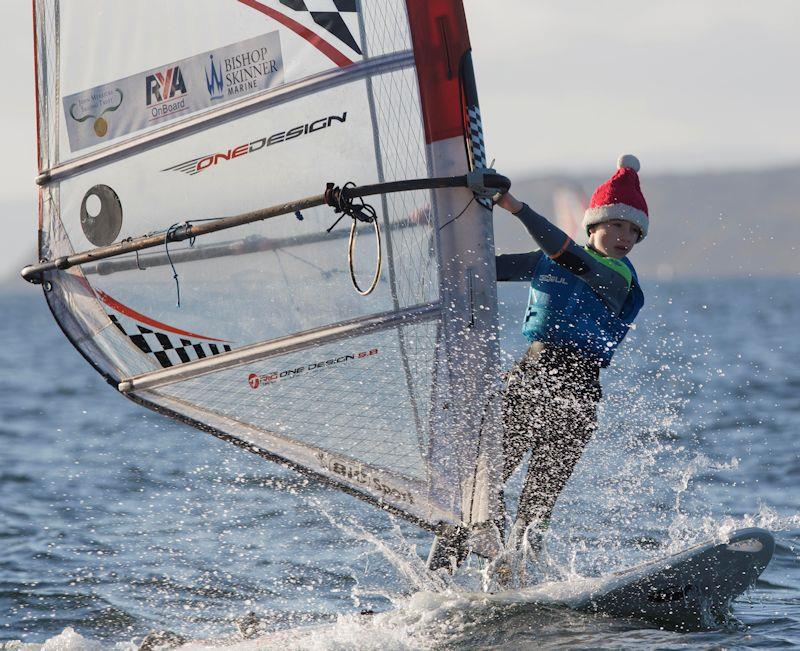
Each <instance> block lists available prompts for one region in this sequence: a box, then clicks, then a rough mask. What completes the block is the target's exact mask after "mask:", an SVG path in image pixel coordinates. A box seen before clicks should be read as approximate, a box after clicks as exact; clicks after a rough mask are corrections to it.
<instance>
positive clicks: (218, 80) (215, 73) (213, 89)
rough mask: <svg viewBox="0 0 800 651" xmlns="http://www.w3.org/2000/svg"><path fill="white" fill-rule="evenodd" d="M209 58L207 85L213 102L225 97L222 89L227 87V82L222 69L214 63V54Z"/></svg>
mask: <svg viewBox="0 0 800 651" xmlns="http://www.w3.org/2000/svg"><path fill="white" fill-rule="evenodd" d="M208 58H209V65H207V66H206V87H207V88H208V96H209V97H210V98H211V101H212V102H213V101H216V100H218V99H222V98H223V97H224V95H223V92H222V91H223V89H224V88H225V82H224V81H223V79H222V69H221V68H218V67H217V65H216V64H215V63H214V55H213V54H209V55H208ZM209 73H210V76H209Z"/></svg>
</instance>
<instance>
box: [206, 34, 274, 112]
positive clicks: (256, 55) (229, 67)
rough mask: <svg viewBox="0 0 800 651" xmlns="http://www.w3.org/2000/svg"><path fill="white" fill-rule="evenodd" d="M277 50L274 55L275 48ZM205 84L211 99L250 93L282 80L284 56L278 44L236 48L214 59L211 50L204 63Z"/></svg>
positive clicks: (229, 97)
mask: <svg viewBox="0 0 800 651" xmlns="http://www.w3.org/2000/svg"><path fill="white" fill-rule="evenodd" d="M273 51H275V52H276V54H275V55H273V54H272V52H273ZM205 77H206V88H207V89H208V96H209V98H210V100H211V101H212V102H216V101H219V100H221V99H224V98H226V97H227V98H228V99H231V98H233V97H236V96H238V95H249V94H250V93H254V92H256V91H258V90H261V89H263V88H270V87H272V86H275V85H279V84H281V83H283V59H282V56H281V52H280V48H279V46H277V47H276V46H272V47H269V46H261V47H255V48H247V49H243V50H234V51H233V52H232V53H231V55H230V56H224V57H222V58H219V57H218V58H217V59H216V60H215V59H214V55H213V54H209V56H208V63H207V64H206V65H205Z"/></svg>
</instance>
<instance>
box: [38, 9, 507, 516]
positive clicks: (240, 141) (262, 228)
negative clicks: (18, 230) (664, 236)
mask: <svg viewBox="0 0 800 651" xmlns="http://www.w3.org/2000/svg"><path fill="white" fill-rule="evenodd" d="M331 5H332V6H336V7H339V9H337V10H336V11H330V12H325V15H324V16H323V15H322V14H321V13H320V12H317V11H308V10H306V9H307V8H306V5H305V3H294V2H284V1H281V0H274V1H272V0H263V1H256V0H228V1H225V2H220V1H218V0H215V1H211V0H191V1H189V0H173V2H170V3H167V4H166V5H164V3H161V4H159V5H158V13H159V17H158V20H153V9H154V5H152V4H151V3H130V2H124V1H123V0H86V2H85V3H82V5H81V9H80V12H77V11H76V10H74V9H70V10H69V11H64V8H63V7H61V6H60V3H58V2H54V1H46V0H40V1H39V2H38V3H37V5H36V24H37V58H38V66H37V74H38V93H39V100H38V104H39V109H40V126H39V146H40V153H41V172H42V175H41V177H40V180H41V182H42V189H41V199H42V201H41V203H42V215H43V234H42V240H41V241H42V248H41V254H42V257H45V258H55V257H59V256H65V255H69V254H72V253H74V252H76V251H85V250H89V249H92V248H93V247H97V246H106V245H109V244H112V243H118V242H123V241H125V240H127V239H128V238H137V237H141V236H143V235H146V234H156V235H159V236H160V235H164V237H165V242H166V237H167V235H168V234H169V233H170V232H171V229H173V228H175V227H176V226H180V225H183V224H186V223H187V222H190V223H205V222H207V221H214V220H218V219H220V218H223V217H228V216H232V215H240V214H243V213H247V212H250V211H255V210H259V209H262V208H264V207H266V206H275V205H279V204H284V203H289V202H292V201H296V200H300V199H302V198H305V197H310V196H314V195H318V194H320V193H321V192H322V191H323V190H324V188H325V186H326V183H327V182H335V183H337V184H338V185H342V184H344V183H346V182H353V183H355V184H357V185H365V184H372V183H382V182H387V181H400V180H405V179H414V178H426V177H430V176H431V175H439V176H448V175H458V174H464V173H465V172H466V171H468V169H469V165H470V155H469V153H468V149H467V134H466V127H465V125H466V124H467V122H468V114H467V111H466V107H465V106H462V104H463V102H462V90H461V83H462V82H461V81H459V79H458V77H457V74H458V70H459V66H458V65H456V64H455V63H454V62H458V61H459V58H460V57H463V56H464V55H465V53H466V52H467V50H468V41H467V39H466V32H465V26H464V25H463V12H462V11H461V9H460V3H459V2H453V1H451V0H449V1H447V2H441V1H440V0H437V2H436V3H433V4H431V5H427V4H426V3H421V2H418V1H417V0H413V1H411V0H409V2H403V1H401V0H381V1H378V0H370V1H364V2H361V3H335V4H334V3H331ZM436 12H438V13H436ZM423 23H424V24H425V25H428V28H429V29H432V30H434V32H431V33H435V34H438V36H437V37H436V38H439V39H441V42H438V41H435V40H432V37H430V36H429V35H423V36H420V34H419V33H415V29H416V30H417V32H419V29H420V28H419V25H420V24H423ZM415 25H417V27H416V28H415ZM437 25H438V27H436V26H437ZM428 28H426V29H428ZM436 29H438V30H439V31H438V32H436V31H435V30H436ZM120 35H125V38H121V37H120ZM422 42H425V43H428V45H427V47H429V48H430V51H426V52H421V51H420V47H421V45H420V43H422ZM459 44H460V45H459ZM456 46H458V47H460V48H461V49H460V50H456V49H454V50H453V51H452V52H451V51H448V48H451V49H452V48H455V47H456ZM79 53H80V54H79ZM87 62H89V63H88V64H87ZM432 99H433V100H435V102H434V101H432ZM432 106H433V107H434V109H432V108H431V107H432ZM443 122H446V123H447V124H445V125H444V126H443V127H442V126H441V123H443ZM437 129H438V130H437ZM369 202H370V204H371V205H372V206H373V207H374V209H375V211H376V213H377V216H378V224H379V226H380V234H381V240H380V249H379V251H380V253H379V254H378V252H377V250H376V246H377V243H378V240H377V239H376V234H375V230H374V228H373V226H372V225H371V224H360V225H358V227H357V230H356V232H357V238H356V247H355V252H354V259H353V264H352V266H353V273H354V274H355V276H356V277H357V279H359V282H360V283H361V284H362V285H365V284H368V281H369V279H370V278H371V276H372V274H373V273H374V270H375V268H376V265H377V264H378V262H379V258H380V260H381V262H382V265H383V271H382V273H381V276H380V281H379V282H378V285H377V287H376V289H375V291H374V292H372V293H371V294H370V295H369V296H366V297H363V296H360V295H359V294H358V293H356V291H355V290H354V288H353V286H352V283H351V278H350V266H349V264H348V256H347V250H348V249H347V246H348V245H347V243H348V234H349V231H350V219H349V218H345V219H344V220H342V221H340V222H339V223H338V224H335V225H334V222H335V221H336V219H337V216H336V215H335V214H334V213H333V211H332V209H331V208H328V207H316V208H309V209H306V210H302V211H300V212H297V213H295V214H291V211H290V212H289V214H286V215H282V216H279V217H276V218H274V219H270V220H268V221H261V222H255V223H250V224H248V225H244V226H239V227H236V228H232V229H228V230H221V231H218V232H216V233H213V234H208V235H203V236H201V237H198V238H197V239H196V240H194V241H185V242H179V243H178V242H176V243H171V244H169V245H167V244H166V243H165V244H164V246H162V247H157V248H152V249H148V250H145V251H141V252H138V253H132V254H125V255H118V256H115V257H112V258H109V259H106V260H98V261H93V262H90V263H87V264H83V265H81V266H80V267H76V268H73V269H68V270H64V271H52V272H48V273H47V274H46V279H45V280H46V282H45V288H46V296H47V299H48V302H49V303H50V306H51V308H52V309H53V312H54V314H55V316H56V318H57V319H58V321H59V322H60V324H61V326H62V328H63V329H64V331H65V333H66V334H67V336H68V337H69V339H70V340H71V341H72V343H73V344H74V345H75V346H76V347H77V348H78V349H79V350H81V352H82V353H83V354H84V356H85V357H87V359H88V360H89V361H90V362H91V363H92V364H93V365H94V366H95V367H96V368H97V369H98V371H100V372H101V373H103V375H105V376H106V377H107V378H108V379H110V380H113V381H115V382H118V383H120V386H121V387H126V388H125V389H124V390H126V391H128V392H129V395H130V396H131V397H132V398H133V399H135V400H138V401H140V402H142V403H144V404H146V405H148V406H150V407H153V408H157V409H159V410H161V411H163V412H165V413H169V414H170V415H173V416H175V417H178V418H183V419H184V420H187V421H189V422H192V423H194V424H198V425H199V426H203V427H205V428H207V429H211V430H213V431H214V432H215V433H217V434H219V435H221V436H225V437H228V438H231V439H233V440H235V441H239V442H247V443H248V444H249V445H251V446H252V447H253V448H257V449H258V450H259V451H261V452H263V453H265V454H268V455H272V456H274V457H275V458H279V459H281V460H284V461H287V462H289V463H292V464H294V465H295V466H296V467H298V469H301V470H304V471H308V472H310V473H312V474H315V475H317V476H319V477H323V478H325V479H328V480H330V481H333V482H335V483H337V484H338V485H340V486H342V487H344V488H346V489H348V490H351V491H352V492H355V493H356V494H359V495H360V496H362V497H364V498H365V499H369V500H372V501H375V502H377V503H379V504H381V505H383V506H385V507H389V508H392V509H394V510H395V511H397V512H399V513H401V514H404V515H407V516H409V517H412V518H414V519H416V520H417V521H419V522H420V523H421V524H423V525H434V524H436V523H437V522H439V521H448V522H454V523H457V522H462V521H464V522H472V521H477V520H481V519H486V518H487V517H488V515H487V513H488V511H487V510H486V508H484V507H481V508H482V509H483V510H482V511H481V513H480V514H478V512H477V511H475V512H473V507H472V506H465V505H466V504H467V503H469V504H470V505H472V504H477V503H480V504H483V505H485V504H487V503H488V502H487V499H486V497H485V495H484V496H483V497H481V496H480V495H483V494H484V493H486V490H488V489H487V488H486V487H487V486H488V484H487V476H488V475H486V473H485V472H484V471H483V470H480V471H479V470H477V466H478V465H479V464H478V462H477V459H478V458H479V457H480V456H481V455H484V454H485V452H486V450H488V449H491V445H489V443H490V438H491V432H490V429H491V428H490V427H488V426H487V424H486V423H487V411H486V395H485V393H486V388H485V385H486V378H487V377H489V376H491V375H492V373H493V371H492V369H493V364H494V363H495V362H494V360H495V357H496V351H495V350H494V344H493V343H492V342H493V341H494V339H493V337H492V336H491V332H492V328H493V327H494V326H493V319H494V305H495V303H494V294H493V276H492V273H491V271H489V272H487V271H486V270H487V269H488V270H491V269H492V268H493V261H492V260H493V259H492V255H493V251H492V246H491V234H490V232H488V234H487V228H488V227H487V224H488V223H489V218H488V216H489V213H488V212H487V211H486V210H485V209H484V208H482V207H481V206H480V205H478V204H477V203H476V202H474V201H473V200H472V195H471V193H469V192H468V191H466V190H464V189H456V190H437V191H432V190H417V191H406V192H397V193H388V194H385V195H377V196H373V197H370V198H369ZM454 218H456V219H457V221H455V220H454ZM453 224H455V225H453ZM447 225H450V226H447ZM479 484H480V485H481V486H482V487H481V488H479ZM479 494H480V495H479ZM476 496H477V497H476Z"/></svg>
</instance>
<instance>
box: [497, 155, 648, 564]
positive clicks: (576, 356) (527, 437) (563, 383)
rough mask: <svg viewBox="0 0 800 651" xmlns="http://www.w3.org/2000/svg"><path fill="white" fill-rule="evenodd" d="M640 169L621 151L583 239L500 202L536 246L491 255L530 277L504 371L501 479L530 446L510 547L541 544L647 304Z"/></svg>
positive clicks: (500, 268) (516, 274)
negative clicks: (616, 362) (609, 377)
mask: <svg viewBox="0 0 800 651" xmlns="http://www.w3.org/2000/svg"><path fill="white" fill-rule="evenodd" d="M639 168H640V165H639V161H638V159H637V158H636V157H635V156H632V155H630V154H626V155H624V156H622V157H620V159H619V161H618V169H617V171H616V173H615V174H614V175H613V176H612V177H611V178H610V179H609V180H608V181H606V182H605V183H603V184H602V185H600V186H599V187H598V188H597V189H596V190H595V192H594V194H593V195H592V198H591V201H590V204H589V208H588V209H587V210H586V212H585V214H584V217H583V224H582V225H583V228H584V229H585V230H586V233H587V235H588V236H589V242H588V244H587V245H586V246H585V247H580V246H578V245H577V244H575V242H573V241H572V239H570V238H569V237H568V236H567V235H566V234H565V233H564V232H563V231H561V230H560V229H558V228H557V227H556V226H554V225H553V224H551V223H550V222H549V221H548V220H547V219H545V218H544V217H542V216H541V215H539V214H537V213H536V212H534V211H533V210H531V208H530V207H528V206H527V205H526V204H524V203H522V202H520V201H518V200H517V199H516V198H515V197H514V196H513V195H511V194H510V193H507V194H505V195H503V196H501V197H499V199H498V201H497V203H498V205H500V206H501V207H502V208H505V209H506V210H508V211H509V212H511V213H512V214H514V215H515V216H516V217H517V219H519V220H520V221H521V222H522V224H523V226H525V228H526V230H527V231H528V233H530V235H531V237H532V238H533V239H534V240H535V242H536V243H537V244H538V245H539V249H540V250H538V251H534V252H531V253H523V254H510V255H499V256H497V258H496V262H497V279H498V281H503V280H528V281H530V292H529V299H528V305H527V308H526V310H525V316H524V321H523V326H522V332H523V334H524V335H525V337H526V338H527V340H528V341H529V342H530V346H529V348H528V350H527V351H526V353H525V355H524V356H523V358H522V359H521V360H520V362H519V363H518V364H516V365H515V367H514V368H513V369H512V370H511V372H510V373H509V375H508V382H507V387H506V393H505V396H504V400H503V423H504V427H505V431H504V438H503V454H504V467H503V483H505V482H506V481H507V480H508V478H509V477H510V476H511V475H512V474H513V472H514V471H515V470H516V468H517V467H518V466H519V464H520V462H521V461H522V457H523V456H524V455H525V453H526V452H528V451H529V450H530V451H531V459H530V463H529V465H528V469H527V473H526V476H525V481H524V484H523V488H522V492H521V494H520V498H519V505H518V508H517V514H516V520H515V522H514V524H513V526H512V529H511V534H510V537H509V544H510V545H513V548H516V549H518V548H519V547H520V546H521V544H522V541H523V539H524V537H525V532H526V531H528V541H529V543H530V547H531V549H532V551H533V553H534V554H535V553H536V552H537V551H538V549H539V546H540V542H541V537H542V534H543V532H544V531H545V530H546V528H547V525H548V522H549V519H550V515H551V513H552V512H553V508H554V506H555V503H556V500H557V499H558V496H559V494H560V493H561V491H562V490H563V489H564V486H565V485H566V483H567V480H568V479H569V477H570V475H571V474H572V471H573V470H574V468H575V466H576V464H577V463H578V460H579V459H580V457H581V454H582V452H583V449H584V448H585V447H586V444H587V443H588V442H589V440H590V439H591V437H592V434H593V433H594V431H595V429H596V428H597V403H598V402H599V400H600V398H601V395H602V394H601V388H600V369H601V368H602V367H605V366H608V365H609V363H610V362H611V358H612V357H613V355H614V351H615V350H616V348H617V346H618V345H619V344H620V342H621V341H622V340H623V339H624V337H625V335H626V334H627V332H628V329H629V328H630V326H631V324H632V323H633V321H634V319H635V318H636V315H637V314H638V313H639V310H640V309H641V307H642V305H643V304H644V294H643V293H642V289H641V287H640V285H639V282H638V279H637V276H636V271H635V269H634V267H633V265H632V264H631V262H630V261H629V260H628V258H627V256H628V254H629V253H630V251H631V249H633V247H634V245H636V244H637V243H638V242H640V241H641V240H642V239H644V237H645V236H646V235H647V231H648V227H649V223H650V220H649V215H648V209H647V203H646V201H645V199H644V196H643V194H642V191H641V187H640V185H639V176H638V171H639ZM502 528H503V527H502V526H501V530H502Z"/></svg>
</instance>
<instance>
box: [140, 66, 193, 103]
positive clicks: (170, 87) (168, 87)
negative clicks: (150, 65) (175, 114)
mask: <svg viewBox="0 0 800 651" xmlns="http://www.w3.org/2000/svg"><path fill="white" fill-rule="evenodd" d="M145 85H146V92H147V105H148V106H150V105H152V104H154V103H156V102H165V101H167V100H169V99H172V98H173V97H175V96H180V95H185V94H186V82H185V81H184V80H183V73H182V72H181V67H180V66H175V67H174V68H167V69H166V70H165V71H164V72H156V73H155V74H152V75H147V79H146V80H145Z"/></svg>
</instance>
